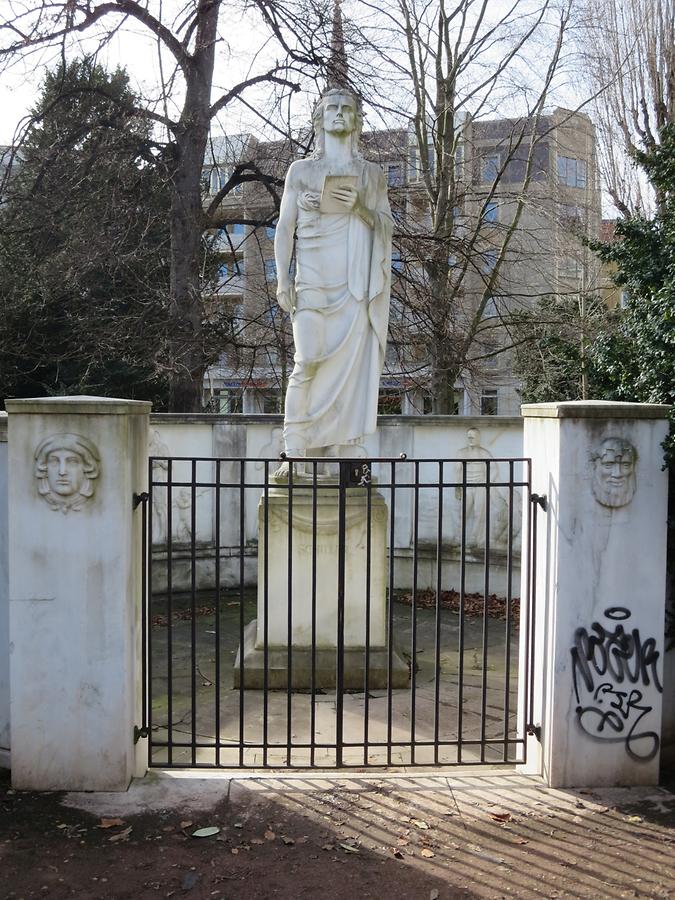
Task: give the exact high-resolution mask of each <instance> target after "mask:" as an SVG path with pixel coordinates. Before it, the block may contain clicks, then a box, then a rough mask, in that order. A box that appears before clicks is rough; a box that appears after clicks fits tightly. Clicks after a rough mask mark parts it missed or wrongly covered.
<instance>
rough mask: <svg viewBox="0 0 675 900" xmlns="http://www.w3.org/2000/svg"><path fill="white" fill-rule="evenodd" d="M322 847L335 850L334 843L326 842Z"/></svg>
mask: <svg viewBox="0 0 675 900" xmlns="http://www.w3.org/2000/svg"><path fill="white" fill-rule="evenodd" d="M321 849H322V850H335V847H334V846H333V845H332V844H324V845H323V847H322V848H321Z"/></svg>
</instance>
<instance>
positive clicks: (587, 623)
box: [520, 401, 668, 787]
mask: <svg viewBox="0 0 675 900" xmlns="http://www.w3.org/2000/svg"><path fill="white" fill-rule="evenodd" d="M522 412H523V416H524V418H525V432H524V451H523V455H524V456H525V457H531V459H532V490H533V491H534V492H535V493H537V494H540V495H545V497H546V505H547V508H546V511H545V512H544V511H542V510H541V509H540V510H538V517H537V544H536V548H537V549H536V553H537V556H536V560H535V561H534V562H535V563H536V604H535V647H534V671H533V678H532V682H533V686H534V715H533V719H534V721H533V722H532V723H529V722H528V724H532V725H534V726H535V728H536V729H537V730H538V731H539V734H538V737H535V736H532V737H530V738H529V739H528V757H527V759H528V762H527V765H526V766H524V767H523V770H524V771H526V772H529V773H533V774H535V773H536V774H541V775H543V777H544V779H545V780H546V781H547V782H548V784H549V785H551V786H555V787H582V786H600V785H637V784H657V783H658V775H659V752H660V738H661V707H662V697H663V653H664V610H665V573H666V513H667V494H668V476H667V473H666V472H665V471H664V470H663V448H662V446H661V445H662V442H663V439H664V438H665V436H666V433H667V430H668V424H667V421H666V416H667V413H668V407H666V406H657V405H647V404H632V403H606V402H599V401H595V402H594V401H587V402H581V401H580V402H569V403H552V404H546V403H541V404H532V405H528V406H524V407H523V410H522ZM527 577H528V576H527V571H526V569H524V573H523V578H524V582H523V589H524V593H523V596H526V593H525V589H526V585H527ZM527 630H528V623H527V618H526V617H525V618H521V638H522V639H523V645H522V650H521V659H520V671H521V672H522V673H525V672H527V671H528V668H527V667H528V665H529V660H528V659H527V654H526V645H525V641H524V638H525V635H526V633H527ZM524 680H525V679H524V678H521V683H524ZM522 699H523V698H521V725H523V724H524V723H523V720H522V715H526V714H527V711H525V712H523V705H522ZM528 718H529V717H528Z"/></svg>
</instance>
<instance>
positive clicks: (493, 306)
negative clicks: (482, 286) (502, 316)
mask: <svg viewBox="0 0 675 900" xmlns="http://www.w3.org/2000/svg"><path fill="white" fill-rule="evenodd" d="M496 315H497V301H496V300H495V298H494V297H488V298H487V300H486V302H485V306H484V307H483V318H484V319H494V317H495V316H496Z"/></svg>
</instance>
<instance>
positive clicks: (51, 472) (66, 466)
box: [47, 450, 84, 497]
mask: <svg viewBox="0 0 675 900" xmlns="http://www.w3.org/2000/svg"><path fill="white" fill-rule="evenodd" d="M83 481H84V461H83V459H82V457H81V456H80V455H79V454H78V453H74V452H73V451H72V450H52V451H51V453H50V454H49V456H48V457H47V482H48V483H49V489H50V491H51V492H52V493H53V494H58V495H59V496H60V497H70V496H71V495H73V494H77V493H78V492H79V490H80V488H81V487H82V483H83Z"/></svg>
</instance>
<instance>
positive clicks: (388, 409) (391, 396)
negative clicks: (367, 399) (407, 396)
mask: <svg viewBox="0 0 675 900" xmlns="http://www.w3.org/2000/svg"><path fill="white" fill-rule="evenodd" d="M377 412H378V414H379V415H381V416H400V415H401V392H400V391H399V389H398V388H382V389H381V390H380V396H379V399H378V403H377Z"/></svg>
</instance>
